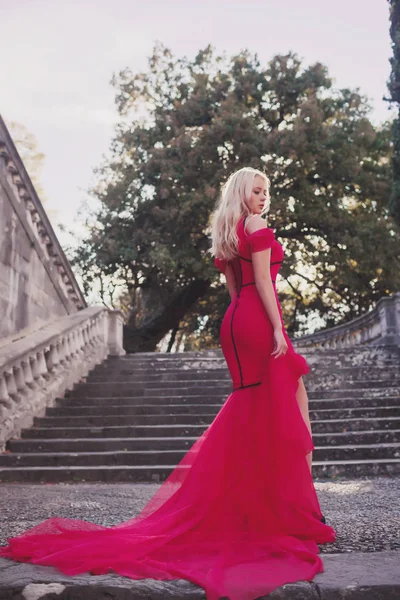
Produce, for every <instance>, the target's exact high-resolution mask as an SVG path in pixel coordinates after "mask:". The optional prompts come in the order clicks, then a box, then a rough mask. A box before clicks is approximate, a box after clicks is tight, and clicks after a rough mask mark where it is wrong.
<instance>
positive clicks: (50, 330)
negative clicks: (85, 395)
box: [0, 306, 125, 450]
mask: <svg viewBox="0 0 400 600" xmlns="http://www.w3.org/2000/svg"><path fill="white" fill-rule="evenodd" d="M122 330H123V319H122V313H121V312H120V311H113V310H108V309H105V308H104V307H99V306H93V307H89V308H86V309H84V310H81V311H79V312H77V313H75V314H72V315H68V316H66V317H62V318H60V319H58V320H56V321H53V322H51V323H50V324H48V325H46V326H44V327H42V328H41V329H39V330H37V331H35V332H33V333H30V334H28V335H26V336H24V337H21V338H19V339H16V340H14V341H13V342H12V343H9V344H7V345H5V346H4V347H2V348H0V449H1V450H4V447H5V443H6V441H7V440H8V439H10V438H11V437H18V436H19V435H20V433H21V430H22V429H24V428H27V427H31V426H32V424H33V420H34V417H40V416H44V414H45V411H46V408H47V407H48V406H54V404H55V399H56V398H57V397H62V396H63V394H64V392H65V391H66V390H67V389H71V388H72V387H73V385H74V384H75V383H77V382H78V381H79V380H81V379H82V378H83V377H85V376H86V375H87V373H88V372H89V371H90V369H92V368H93V367H94V366H95V365H96V364H98V363H100V362H101V361H102V360H104V359H105V358H106V357H107V356H108V355H115V356H121V355H123V354H125V350H124V349H123V347H122Z"/></svg>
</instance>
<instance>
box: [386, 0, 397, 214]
mask: <svg viewBox="0 0 400 600" xmlns="http://www.w3.org/2000/svg"><path fill="white" fill-rule="evenodd" d="M389 5H390V36H391V38H392V49H393V56H392V58H391V59H390V64H391V67H392V70H391V73H390V79H389V82H388V89H389V92H390V101H391V102H393V103H395V104H396V107H397V118H396V119H395V120H394V121H393V124H392V138H393V156H392V168H393V180H392V190H391V194H390V199H389V211H390V213H391V214H392V215H393V216H394V217H395V219H396V221H397V223H398V225H400V118H399V107H400V1H399V0H389Z"/></svg>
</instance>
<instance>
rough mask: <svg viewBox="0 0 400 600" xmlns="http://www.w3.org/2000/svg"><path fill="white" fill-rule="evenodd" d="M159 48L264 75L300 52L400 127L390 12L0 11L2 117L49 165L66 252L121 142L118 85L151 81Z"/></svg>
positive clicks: (85, 7)
mask: <svg viewBox="0 0 400 600" xmlns="http://www.w3.org/2000/svg"><path fill="white" fill-rule="evenodd" d="M157 41H160V42H162V43H163V44H164V45H165V46H167V47H168V48H169V49H170V50H171V51H172V53H173V54H174V55H175V56H176V57H183V56H186V57H187V58H189V59H190V58H193V57H194V56H195V55H196V54H197V52H198V51H199V50H200V49H202V48H205V47H206V46H207V45H208V44H211V45H212V46H213V47H214V48H215V50H216V52H217V53H226V55H227V56H231V55H233V54H236V53H238V52H240V51H241V50H244V49H248V50H249V51H250V52H252V53H257V55H258V58H259V60H260V61H261V62H262V63H263V64H266V63H267V62H268V61H269V60H270V59H271V58H272V56H273V55H275V54H278V53H287V52H288V51H293V52H296V53H297V54H298V56H299V57H300V58H301V59H302V61H303V63H304V65H308V64H312V63H314V62H317V61H319V62H322V63H323V64H325V65H326V66H327V67H328V70H329V74H330V76H331V77H332V78H333V81H334V86H335V87H350V88H357V87H358V88H360V91H361V93H363V94H366V95H367V96H368V98H369V100H370V103H371V104H372V106H373V112H372V114H371V118H372V120H373V121H374V123H376V124H378V123H381V122H383V121H384V120H386V119H387V118H390V117H392V115H393V111H389V105H388V103H387V102H385V101H384V100H383V96H385V95H387V88H386V82H387V79H388V77H389V73H390V63H389V58H390V56H391V53H392V50H391V41H390V35H389V8H388V2H387V1H386V0H336V1H335V2H334V3H332V2H327V1H326V0H285V2H283V1H282V0H264V1H252V0H242V1H241V2H239V1H237V0H213V1H212V2H211V1H209V0H199V1H198V2H194V1H193V0H147V1H146V2H143V0H140V1H137V0H113V1H112V2H110V1H109V0H79V2H76V1H75V0H68V1H66V0H13V2H10V0H0V73H1V78H0V114H1V115H2V117H3V119H4V120H5V121H6V122H10V121H17V122H19V123H21V124H23V125H24V126H25V127H26V128H27V129H28V130H29V132H30V133H32V134H33V135H34V136H35V138H36V141H37V144H38V150H40V151H41V152H43V153H44V154H45V163H44V168H43V171H42V175H41V185H42V187H43V190H44V194H45V197H46V205H45V206H46V209H47V210H48V211H50V215H51V217H50V218H51V221H52V224H53V227H54V229H55V230H56V233H57V235H58V236H59V239H60V241H61V243H62V244H65V243H69V242H70V239H69V237H68V236H67V235H66V234H63V233H62V232H61V231H60V229H59V227H58V224H59V223H62V224H63V225H64V226H66V227H67V228H70V229H73V228H76V227H77V226H78V224H79V222H80V221H81V219H82V217H79V216H77V214H78V209H79V207H80V205H81V203H82V201H83V200H85V199H87V198H88V189H89V188H90V186H91V185H93V184H94V183H95V181H96V176H95V174H94V173H93V170H94V169H95V168H96V167H99V166H100V165H101V164H102V162H103V160H104V157H106V156H107V154H108V150H109V146H110V141H111V139H112V137H113V129H114V125H115V123H116V122H117V110H116V107H115V104H114V96H115V90H114V88H113V87H112V86H111V84H110V80H111V77H112V75H113V73H118V72H119V71H121V70H123V69H124V68H125V67H129V68H130V69H131V70H132V71H133V72H134V73H136V72H141V71H146V70H147V66H148V57H149V56H151V54H152V50H153V47H154V45H155V43H156V42H157Z"/></svg>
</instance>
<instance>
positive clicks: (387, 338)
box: [294, 292, 400, 349]
mask: <svg viewBox="0 0 400 600" xmlns="http://www.w3.org/2000/svg"><path fill="white" fill-rule="evenodd" d="M294 345H295V346H296V349H300V348H309V347H314V348H316V347H318V348H321V349H331V348H333V349H335V348H351V347H353V346H361V345H374V346H377V345H382V346H390V345H395V346H400V293H399V292H398V293H396V294H393V295H392V296H387V297H385V298H381V299H380V300H379V301H378V302H377V304H376V306H375V308H374V309H373V310H371V311H370V312H368V313H367V314H365V315H362V316H361V317H357V318H356V319H353V320H352V321H349V322H348V323H344V324H343V325H337V326H336V327H331V328H330V329H325V330H322V331H318V332H316V333H312V334H311V335H305V336H302V337H300V338H297V339H296V341H295V344H294Z"/></svg>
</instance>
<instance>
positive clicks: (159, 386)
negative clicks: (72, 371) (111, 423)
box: [68, 378, 400, 398]
mask: <svg viewBox="0 0 400 600" xmlns="http://www.w3.org/2000/svg"><path fill="white" fill-rule="evenodd" d="M156 390H157V393H158V394H162V395H167V394H168V393H171V394H174V393H175V392H176V391H180V392H181V393H182V392H184V393H186V394H192V393H194V392H197V393H199V391H202V392H204V393H208V392H213V391H218V392H221V393H225V394H229V393H230V392H231V391H232V383H231V380H230V379H229V380H226V381H222V380H221V378H218V379H207V380H205V379H194V378H193V379H192V380H189V381H162V382H161V381H160V380H159V379H156V380H153V381H132V382H129V381H128V382H127V381H118V382H114V381H107V382H104V383H90V382H87V383H79V384H78V385H76V386H75V387H74V389H73V391H72V392H70V393H69V394H68V395H69V397H77V396H80V395H82V392H83V393H84V395H85V397H87V398H90V397H93V396H104V395H106V396H108V397H110V398H114V397H118V396H127V395H131V394H132V395H135V396H136V395H141V396H146V395H149V394H150V393H155V391H156ZM345 390H349V391H351V392H352V394H354V392H356V393H357V392H358V390H360V392H361V393H363V392H365V390H378V392H377V393H382V392H384V393H391V392H392V391H397V393H398V394H399V393H400V380H399V379H395V378H393V379H391V380H385V379H383V380H382V379H380V380H378V379H376V380H374V382H373V384H371V385H370V386H368V387H366V381H365V380H362V381H348V382H346V384H344V385H343V386H340V387H337V388H336V387H335V388H332V389H329V390H326V386H324V387H323V390H322V391H321V392H317V391H309V395H310V396H312V395H313V394H316V393H321V394H326V393H327V391H329V393H332V394H336V395H338V394H339V395H340V394H341V395H343V392H344V391H345ZM375 393H376V392H375Z"/></svg>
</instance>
